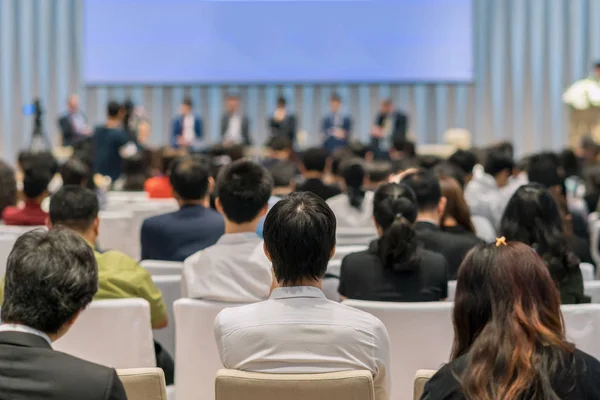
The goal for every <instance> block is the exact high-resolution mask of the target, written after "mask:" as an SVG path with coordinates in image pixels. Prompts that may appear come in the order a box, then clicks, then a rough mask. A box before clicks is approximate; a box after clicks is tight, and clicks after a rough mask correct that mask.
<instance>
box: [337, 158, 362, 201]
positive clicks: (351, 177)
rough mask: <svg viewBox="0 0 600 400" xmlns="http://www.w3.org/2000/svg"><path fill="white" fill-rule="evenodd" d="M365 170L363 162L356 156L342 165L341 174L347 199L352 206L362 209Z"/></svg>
mask: <svg viewBox="0 0 600 400" xmlns="http://www.w3.org/2000/svg"><path fill="white" fill-rule="evenodd" d="M366 174H367V171H366V169H365V165H364V162H363V161H362V160H361V159H358V158H352V159H349V160H347V161H345V162H344V164H343V165H342V176H343V178H344V192H345V193H346V194H347V195H348V201H349V202H350V205H351V206H352V207H353V208H356V209H357V210H360V209H362V205H363V201H364V199H365V193H366V192H365V189H364V187H363V185H364V183H365V177H366Z"/></svg>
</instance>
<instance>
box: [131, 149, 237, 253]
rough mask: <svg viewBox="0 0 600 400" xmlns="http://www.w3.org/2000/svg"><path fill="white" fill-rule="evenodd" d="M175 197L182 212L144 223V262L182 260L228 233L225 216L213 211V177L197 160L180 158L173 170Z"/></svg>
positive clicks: (156, 217) (142, 233) (200, 161)
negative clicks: (211, 205) (211, 187)
mask: <svg viewBox="0 0 600 400" xmlns="http://www.w3.org/2000/svg"><path fill="white" fill-rule="evenodd" d="M170 181H171V186H173V196H174V197H175V199H176V200H177V202H178V203H179V207H180V208H179V210H178V211H175V212H172V213H168V214H162V215H157V216H155V217H151V218H148V219H146V220H145V221H144V223H143V224H142V232H141V242H142V260H167V261H183V260H185V259H186V258H188V257H189V256H191V255H192V254H194V253H196V252H197V251H200V250H202V249H205V248H207V247H208V246H212V245H213V244H215V243H216V242H217V240H218V239H219V238H220V237H221V236H222V235H223V233H224V232H225V223H224V221H223V217H222V216H221V215H220V214H219V213H218V212H216V211H215V210H212V209H211V208H210V200H209V191H210V187H209V186H211V182H212V178H210V177H209V170H208V165H207V164H206V163H205V162H203V161H202V160H200V159H198V158H197V157H184V158H180V159H177V160H176V161H175V162H174V163H173V166H172V167H171V174H170Z"/></svg>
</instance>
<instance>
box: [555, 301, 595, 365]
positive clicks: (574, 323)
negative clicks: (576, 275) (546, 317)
mask: <svg viewBox="0 0 600 400" xmlns="http://www.w3.org/2000/svg"><path fill="white" fill-rule="evenodd" d="M561 310H562V313H563V318H564V320H565V330H566V332H567V339H569V340H570V341H571V342H573V343H575V345H576V346H577V348H578V349H580V350H582V351H585V352H586V353H588V354H590V355H591V356H593V357H596V358H600V340H598V338H600V304H577V305H564V306H561Z"/></svg>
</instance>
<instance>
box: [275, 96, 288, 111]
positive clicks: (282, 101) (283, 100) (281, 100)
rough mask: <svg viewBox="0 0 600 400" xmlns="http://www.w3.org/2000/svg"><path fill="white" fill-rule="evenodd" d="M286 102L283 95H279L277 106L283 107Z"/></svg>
mask: <svg viewBox="0 0 600 400" xmlns="http://www.w3.org/2000/svg"><path fill="white" fill-rule="evenodd" d="M286 104H287V101H286V100H285V97H283V96H279V97H278V98H277V108H285V106H286Z"/></svg>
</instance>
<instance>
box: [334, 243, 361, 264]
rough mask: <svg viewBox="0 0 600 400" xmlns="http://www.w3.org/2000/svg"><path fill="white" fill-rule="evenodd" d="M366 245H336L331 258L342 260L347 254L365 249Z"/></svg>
mask: <svg viewBox="0 0 600 400" xmlns="http://www.w3.org/2000/svg"><path fill="white" fill-rule="evenodd" d="M367 249H368V246H360V245H355V246H337V247H336V248H335V254H334V255H333V258H332V260H342V259H343V258H344V257H346V256H347V255H348V254H351V253H358V252H359V251H364V250H367Z"/></svg>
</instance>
